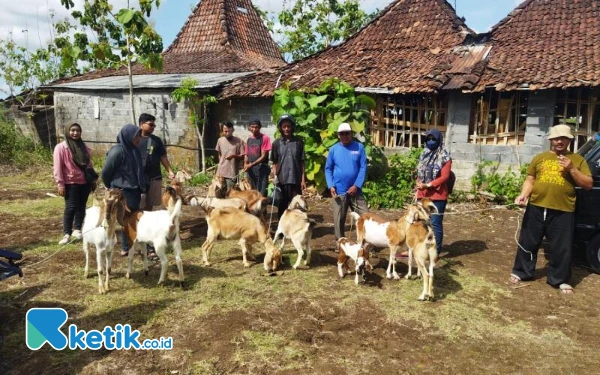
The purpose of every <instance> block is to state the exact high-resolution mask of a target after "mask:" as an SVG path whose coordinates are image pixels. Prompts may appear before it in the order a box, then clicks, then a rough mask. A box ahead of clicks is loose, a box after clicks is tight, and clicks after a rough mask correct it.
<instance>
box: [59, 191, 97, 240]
mask: <svg viewBox="0 0 600 375" xmlns="http://www.w3.org/2000/svg"><path fill="white" fill-rule="evenodd" d="M91 190H92V185H91V184H83V185H79V184H71V185H65V211H64V214H63V233H64V234H68V235H70V234H71V232H72V231H73V229H78V230H81V227H82V226H83V219H85V205H86V203H87V200H88V197H89V196H90V191H91ZM73 221H75V222H73Z"/></svg>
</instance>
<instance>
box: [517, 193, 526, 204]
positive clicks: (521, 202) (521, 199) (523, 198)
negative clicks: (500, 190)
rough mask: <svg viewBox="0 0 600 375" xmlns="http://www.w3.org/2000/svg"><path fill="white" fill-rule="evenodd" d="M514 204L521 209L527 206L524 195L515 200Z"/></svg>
mask: <svg viewBox="0 0 600 375" xmlns="http://www.w3.org/2000/svg"><path fill="white" fill-rule="evenodd" d="M515 204H516V205H519V206H521V207H523V206H525V205H527V197H526V196H525V195H519V196H518V197H516V198H515Z"/></svg>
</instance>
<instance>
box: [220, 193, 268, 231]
mask: <svg viewBox="0 0 600 375" xmlns="http://www.w3.org/2000/svg"><path fill="white" fill-rule="evenodd" d="M227 198H241V199H243V200H245V201H246V205H247V207H248V212H250V213H251V214H252V215H254V216H257V217H259V218H260V219H261V220H263V222H264V217H265V215H264V212H265V210H266V209H267V200H268V199H269V198H266V197H263V195H262V194H261V192H260V191H258V190H244V191H241V190H239V189H237V188H236V187H235V186H234V187H233V188H232V189H231V190H229V193H228V194H227Z"/></svg>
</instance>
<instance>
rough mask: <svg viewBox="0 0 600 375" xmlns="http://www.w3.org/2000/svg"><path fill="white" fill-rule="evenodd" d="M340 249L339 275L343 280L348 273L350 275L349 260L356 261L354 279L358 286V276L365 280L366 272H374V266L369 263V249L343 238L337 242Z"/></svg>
mask: <svg viewBox="0 0 600 375" xmlns="http://www.w3.org/2000/svg"><path fill="white" fill-rule="evenodd" d="M337 248H338V253H339V255H338V261H337V266H338V274H339V275H340V278H343V277H344V276H345V275H346V274H347V273H348V274H349V273H350V268H349V267H348V260H349V259H352V260H353V261H354V264H355V266H354V271H355V272H356V275H355V277H354V283H355V284H356V285H358V274H361V275H362V279H363V280H365V270H367V271H369V273H370V272H373V266H372V265H371V263H370V262H369V256H370V254H371V253H370V251H369V249H368V248H367V247H365V246H363V245H361V244H359V243H356V242H352V241H350V240H349V239H347V238H346V237H342V238H340V239H339V240H338V241H337Z"/></svg>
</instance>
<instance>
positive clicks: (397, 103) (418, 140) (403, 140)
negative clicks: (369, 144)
mask: <svg viewBox="0 0 600 375" xmlns="http://www.w3.org/2000/svg"><path fill="white" fill-rule="evenodd" d="M447 112H448V102H447V100H446V97H445V96H443V95H435V94H432V95H395V96H388V97H378V98H377V107H376V109H375V110H373V111H371V135H372V137H373V142H374V143H375V144H376V145H378V146H384V147H420V146H422V145H423V142H424V141H425V133H426V132H427V130H429V129H433V128H436V129H438V130H440V131H441V132H442V133H445V131H446V113H447Z"/></svg>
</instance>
